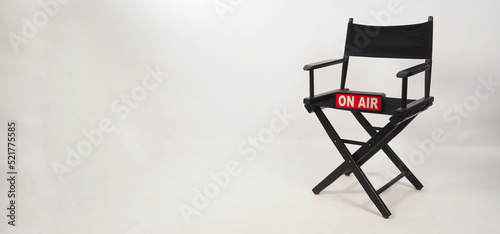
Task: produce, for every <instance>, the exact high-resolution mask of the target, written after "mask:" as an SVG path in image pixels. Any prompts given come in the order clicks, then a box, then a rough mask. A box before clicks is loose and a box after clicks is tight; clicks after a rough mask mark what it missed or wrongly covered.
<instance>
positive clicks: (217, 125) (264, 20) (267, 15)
mask: <svg viewBox="0 0 500 234" xmlns="http://www.w3.org/2000/svg"><path fill="white" fill-rule="evenodd" d="M41 2H42V3H40V2H39V1H13V0H5V1H2V2H0V87H1V90H2V92H0V95H1V96H0V97H1V98H0V100H1V101H0V102H1V105H0V107H1V114H0V126H3V127H1V128H2V130H1V131H0V133H1V137H0V142H3V143H0V145H2V147H0V150H1V151H2V152H4V153H2V154H1V155H4V157H5V158H4V159H1V160H0V173H1V174H3V175H0V178H5V179H1V180H0V204H1V206H0V208H1V209H0V217H2V218H0V221H1V223H0V233H312V232H315V233H334V232H335V233H337V232H342V233H349V232H352V233H360V232H392V233H395V232H398V233H401V232H415V233H424V232H427V233H428V232H433V233H443V232H449V233H470V232H472V231H477V232H486V233H488V232H489V233H493V232H498V231H499V230H500V227H499V225H498V222H497V221H498V219H499V218H500V212H499V211H498V210H499V209H500V202H499V200H498V197H499V195H500V186H499V182H498V179H499V176H500V173H499V169H500V159H499V158H498V156H500V155H498V152H499V151H498V150H499V149H500V148H499V146H498V142H499V140H500V134H499V130H500V125H499V124H498V123H497V121H498V119H499V117H500V112H499V111H498V101H499V98H500V94H499V92H498V90H499V89H500V86H499V84H498V83H499V82H500V78H499V75H500V73H499V66H498V64H497V63H498V61H500V55H499V53H498V51H500V46H499V45H498V41H500V34H499V28H500V25H499V24H500V18H499V16H498V12H499V11H500V4H499V3H498V2H497V1H493V0H478V1H474V2H471V1H461V2H460V1H439V2H437V1H431V0H425V1H409V0H394V1H390V0H387V1H385V0H377V1H343V0H342V1H339V0H337V1H326V0H325V1H320V0H315V1H284V0H274V1H263V0H251V1H250V0H240V1H236V0H233V1H226V0H220V1H213V0H191V1H181V0H170V1H159V0H147V1H140V2H139V1H135V2H123V1H105V2H104V1H93V0H88V1H60V2H54V1H49V2H52V3H53V4H52V5H50V4H49V5H50V6H49V8H47V9H49V10H48V11H47V10H44V9H45V8H46V7H45V8H44V7H43V5H47V4H44V3H45V2H47V1H46V0H44V1H41ZM216 3H217V4H219V5H218V6H219V7H226V8H225V9H226V10H223V11H222V12H221V11H219V12H218V11H217V9H216V8H215V7H214V4H216ZM429 15H432V16H434V30H435V31H434V56H433V57H434V59H433V61H434V64H433V65H434V67H433V74H432V75H433V83H432V89H431V93H432V95H433V96H435V104H434V105H433V106H432V107H431V108H430V109H429V110H428V111H426V112H424V113H423V114H421V115H420V116H419V117H418V118H417V119H416V120H415V121H414V122H413V123H412V124H411V125H410V126H409V127H408V128H407V129H406V130H405V131H403V133H401V135H400V136H399V137H398V138H397V139H395V140H394V141H393V142H392V143H391V146H392V147H393V148H394V150H395V151H396V152H397V153H399V155H400V156H401V157H402V158H403V160H404V161H405V162H407V163H408V165H409V166H411V168H412V169H413V172H414V173H415V174H416V175H417V177H418V178H419V179H420V180H421V181H422V183H423V184H424V186H425V187H424V189H423V190H422V191H415V190H414V189H413V188H412V187H411V185H410V183H409V182H408V181H406V180H405V179H403V180H401V181H400V182H399V183H397V184H396V185H394V186H393V187H392V188H390V189H389V190H387V191H386V192H385V193H384V194H382V198H383V199H384V201H385V203H386V204H387V206H388V207H389V209H390V210H391V212H392V214H393V215H392V216H391V217H390V218H389V219H388V220H384V219H382V218H381V216H380V214H379V213H378V211H377V209H376V208H375V206H374V205H373V204H372V203H371V201H370V200H369V199H368V197H367V196H366V195H365V193H364V191H363V190H362V188H361V186H359V184H358V183H357V181H356V180H355V178H354V177H347V178H341V179H339V180H338V181H337V182H336V183H334V184H333V185H332V186H330V187H328V188H327V189H326V190H325V191H324V192H323V193H322V194H321V195H319V196H314V195H313V194H312V192H311V188H312V187H314V186H315V185H316V184H317V183H318V182H319V181H320V180H321V179H323V178H324V177H325V176H326V175H327V174H328V173H330V172H331V170H333V169H334V168H335V167H336V166H337V165H338V164H340V163H341V162H342V160H341V157H340V155H339V154H338V153H337V151H336V150H335V148H334V147H333V145H332V144H331V142H329V140H328V137H327V135H326V134H325V132H324V130H323V129H322V127H321V126H320V124H319V122H318V121H317V119H316V117H315V116H314V115H313V114H308V113H307V111H306V110H305V109H304V108H303V104H302V98H304V97H305V96H307V95H308V79H307V77H308V76H307V73H306V72H305V71H303V70H302V67H303V66H304V65H305V64H307V63H310V62H316V61H321V60H325V59H331V58H340V57H341V56H342V54H343V49H342V46H343V43H344V39H345V30H346V25H347V21H348V18H350V17H352V18H354V21H355V22H359V23H365V24H369V23H376V24H382V25H398V24H411V23H420V22H424V21H426V20H427V16H429ZM44 16H45V18H44ZM26 24H33V25H35V24H38V26H37V25H35V30H34V31H33V30H32V31H30V33H31V34H27V31H26V30H27V29H26V27H27V26H26ZM23 30H24V31H23ZM23 32H24V34H23ZM9 35H10V36H9ZM12 35H17V39H19V37H23V38H24V40H23V41H21V42H19V41H18V42H19V43H18V44H16V43H14V42H13V41H12V37H13V36H12ZM418 62H420V61H397V60H394V61H393V60H389V61H379V60H373V59H357V60H355V59H353V60H351V63H350V70H349V74H348V75H349V76H348V77H349V79H348V83H347V86H348V87H349V88H351V89H357V90H369V91H380V92H385V93H387V95H388V96H397V95H399V92H400V91H399V90H400V83H399V82H400V81H399V79H397V78H395V74H396V73H397V71H399V70H401V69H404V68H406V67H408V66H411V65H414V64H417V63H418ZM339 68H340V67H333V68H326V69H323V70H322V71H319V72H318V80H317V86H318V88H317V91H318V92H320V91H326V90H329V89H334V88H337V87H338V83H339V77H340V69H339ZM148 69H149V70H156V71H161V73H162V75H163V77H162V82H161V83H157V85H156V86H155V88H153V89H151V90H146V89H144V87H142V86H141V85H143V83H142V82H143V80H144V79H145V77H147V76H148V74H149V73H148ZM163 73H168V76H167V75H164V74H163ZM488 79H490V80H491V81H492V82H493V85H490V86H488V87H486V86H485V85H484V81H485V80H486V81H487V80H488ZM481 80H483V82H481ZM148 82H150V83H149V84H153V80H151V79H149V80H148ZM422 87H423V78H422V76H419V77H416V78H415V80H412V81H410V88H411V91H410V96H411V97H413V98H418V97H420V96H421V95H422V93H423V88H422ZM141 88H142V91H145V92H142V93H140V94H143V95H142V96H141V98H140V100H138V99H135V100H133V99H132V100H133V101H134V105H133V106H134V108H131V107H130V108H128V110H129V114H124V112H121V111H117V110H116V109H113V108H112V106H113V105H114V104H115V105H120V106H121V107H122V108H124V107H125V104H124V103H123V102H121V97H122V95H129V96H130V95H131V94H132V95H136V97H137V95H139V93H135V94H134V92H139V91H141ZM138 90H139V91H138ZM478 94H479V96H478ZM144 95H145V96H144ZM459 106H461V107H459ZM125 109H127V108H125ZM461 110H463V111H461ZM122 111H123V109H122ZM327 114H328V115H329V116H331V118H332V122H333V125H334V126H335V127H338V131H339V133H340V134H341V135H345V136H347V137H350V138H357V139H360V140H363V139H365V140H366V139H367V137H368V136H367V135H366V133H364V132H363V131H362V130H361V129H359V127H358V126H357V123H355V121H354V119H353V118H352V117H351V116H350V115H349V113H348V112H342V111H327ZM280 116H281V117H280ZM283 116H285V117H283ZM283 118H284V119H283ZM373 118H375V122H377V121H378V122H380V123H381V124H383V123H384V121H386V120H387V118H386V117H382V118H380V117H379V116H373ZM8 121H16V122H17V125H18V128H17V135H18V137H17V140H18V145H17V150H18V157H17V162H16V163H17V164H16V165H17V171H18V173H19V174H18V175H17V184H16V186H17V187H16V204H17V207H16V212H17V213H16V227H11V226H10V225H7V222H8V218H7V217H6V215H7V209H6V208H7V207H8V205H7V203H8V202H9V200H8V198H7V191H8V184H7V180H6V178H7V174H6V170H7V169H6V168H7V163H6V161H7V159H6V152H7V149H6V147H5V146H6V145H7V143H6V142H7V139H6V134H7V122H8ZM102 121H108V122H107V123H108V124H110V127H109V128H110V129H112V130H110V131H109V133H102V132H101V134H102V139H99V140H96V141H95V142H97V143H95V144H93V145H92V148H91V149H90V150H89V149H87V150H88V151H87V152H89V153H88V155H86V156H78V157H76V158H75V157H74V158H72V159H73V160H76V161H73V164H72V165H68V162H67V160H68V158H71V157H68V155H69V153H68V148H72V149H75V150H77V148H78V145H79V144H84V143H82V142H85V141H87V142H89V141H90V140H89V139H87V137H86V136H85V135H84V133H83V132H92V131H93V132H95V131H97V130H96V129H98V128H99V126H100V124H101V122H102ZM275 121H276V122H275ZM276 126H279V128H276ZM433 132H438V133H441V135H440V137H437V138H436V137H434V138H433ZM94 136H96V135H94ZM254 137H256V138H257V141H258V146H252V144H251V142H250V140H251V139H252V138H254ZM54 165H66V166H67V169H68V171H66V172H64V173H62V172H61V171H59V170H60V167H59V170H56V169H54ZM228 165H229V167H230V168H231V167H232V169H231V170H230V171H231V172H233V174H225V173H227V172H224V171H226V168H227V167H228ZM363 169H364V171H365V173H366V174H367V176H368V177H369V178H370V179H371V180H372V182H373V183H374V185H375V186H380V185H382V184H383V183H384V182H385V181H388V180H390V179H391V177H392V176H394V175H395V174H396V172H397V170H396V168H395V167H393V166H392V165H390V162H389V161H388V160H387V159H386V157H385V156H384V154H378V155H377V156H376V157H374V159H372V161H371V162H369V163H367V164H366V165H365V167H363ZM221 173H222V174H221ZM211 174H218V175H228V176H227V177H220V178H224V179H225V181H224V183H222V184H220V185H217V186H216V187H214V185H216V181H215V179H214V178H213V176H211ZM208 187H210V188H211V189H212V190H210V189H208V190H206V188H208ZM198 191H199V192H200V193H201V194H202V195H199V194H200V193H198ZM206 191H208V193H209V194H208V195H209V196H211V197H206V196H207V194H206ZM200 196H203V197H204V198H205V199H202V198H200ZM197 199H198V200H197ZM200 199H201V200H200ZM194 201H198V204H194ZM180 207H184V208H185V207H191V208H192V210H191V211H193V210H195V211H196V212H194V213H184V215H183V213H182V212H181V209H180ZM184 211H186V210H184Z"/></svg>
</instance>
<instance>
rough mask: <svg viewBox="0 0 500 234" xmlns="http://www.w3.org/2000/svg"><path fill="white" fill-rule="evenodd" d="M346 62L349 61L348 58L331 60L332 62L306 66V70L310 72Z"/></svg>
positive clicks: (326, 61) (327, 61)
mask: <svg viewBox="0 0 500 234" xmlns="http://www.w3.org/2000/svg"><path fill="white" fill-rule="evenodd" d="M345 61H347V58H342V59H330V60H325V61H321V62H317V63H311V64H307V65H305V66H304V70H306V71H310V70H314V69H318V68H322V67H328V66H331V65H335V64H339V63H343V62H345Z"/></svg>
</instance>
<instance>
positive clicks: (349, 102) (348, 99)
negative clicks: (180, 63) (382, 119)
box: [335, 93, 383, 111]
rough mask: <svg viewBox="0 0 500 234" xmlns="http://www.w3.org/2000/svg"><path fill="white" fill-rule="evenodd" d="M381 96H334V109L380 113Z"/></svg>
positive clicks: (345, 94)
mask: <svg viewBox="0 0 500 234" xmlns="http://www.w3.org/2000/svg"><path fill="white" fill-rule="evenodd" d="M382 98H383V94H382V95H362V94H347V93H337V94H335V108H338V109H349V110H363V111H382Z"/></svg>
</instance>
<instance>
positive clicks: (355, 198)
mask: <svg viewBox="0 0 500 234" xmlns="http://www.w3.org/2000/svg"><path fill="white" fill-rule="evenodd" d="M311 117H312V116H311ZM289 131H293V129H292V130H289ZM286 132H287V130H284V131H283V132H282V133H279V134H280V137H279V136H276V138H275V139H274V140H273V141H272V142H270V143H269V144H267V145H266V149H263V150H262V151H258V153H257V155H256V157H255V158H250V160H247V159H248V157H245V156H241V155H239V154H238V153H237V152H236V148H237V144H234V143H232V142H234V141H231V140H227V142H228V145H231V144H232V145H234V146H235V147H230V148H234V149H235V150H234V154H233V155H231V154H230V153H227V152H226V153H225V154H224V152H220V151H221V150H220V149H212V151H214V152H206V153H208V154H197V155H183V156H182V157H181V156H180V155H178V157H161V155H156V156H154V155H152V156H151V158H154V159H151V160H149V161H144V160H137V159H136V160H134V155H127V154H126V153H124V154H123V155H122V156H118V155H114V156H113V155H111V154H109V155H108V154H107V152H108V150H106V149H102V150H101V151H100V154H99V156H94V157H89V158H86V159H85V160H86V161H84V162H83V163H82V164H81V166H80V167H77V168H76V169H75V170H74V171H73V172H72V173H70V174H67V175H65V177H64V179H63V181H62V182H54V180H53V178H52V179H49V178H51V177H53V175H50V176H49V174H52V173H49V172H50V169H48V170H47V173H45V174H39V175H37V173H35V172H34V171H28V170H24V173H22V174H21V175H19V176H20V178H21V179H20V182H19V184H20V185H21V189H20V190H19V192H18V193H19V200H18V203H19V207H18V220H17V225H18V226H17V227H15V228H12V227H8V226H6V225H2V233H387V232H389V233H472V232H479V233H497V232H499V231H500V225H499V224H498V223H497V221H498V220H499V218H500V217H499V216H500V212H499V209H500V202H499V200H498V197H499V195H500V194H499V193H500V186H499V184H498V179H499V176H500V172H499V170H498V168H499V166H500V165H499V163H500V161H499V160H498V152H499V151H498V149H495V148H487V149H483V150H477V149H468V148H459V147H448V146H444V147H437V149H436V150H435V153H434V154H432V155H430V156H426V158H424V159H423V160H422V161H421V163H420V164H418V166H414V167H413V168H412V169H413V171H414V173H415V174H416V175H417V177H418V178H419V179H420V180H421V182H422V183H423V184H424V188H423V189H422V190H421V191H417V190H415V189H414V188H413V187H412V186H411V184H410V183H409V182H408V181H407V180H406V179H402V180H401V181H399V182H398V183H397V184H395V185H394V186H393V187H391V188H390V189H388V190H387V191H385V192H384V193H383V194H382V196H381V197H382V199H383V200H384V201H385V203H386V205H387V206H388V208H389V209H390V211H391V212H392V215H391V216H390V218H389V219H383V218H382V216H381V215H380V213H379V212H378V210H377V209H376V207H375V206H374V205H373V204H372V203H371V201H370V200H369V198H368V197H367V196H366V194H365V193H364V191H363V189H362V188H361V186H360V185H359V183H358V182H357V180H356V178H355V177H354V176H350V177H341V178H340V179H339V180H338V181H336V182H335V183H334V184H332V185H331V186H330V187H328V188H327V189H325V190H324V191H323V192H322V193H321V194H320V195H314V194H313V193H312V192H311V189H312V187H314V186H315V185H316V184H317V183H318V182H319V181H320V180H321V179H323V177H325V176H326V175H327V174H328V173H330V171H331V170H333V169H334V168H335V167H336V166H337V165H338V164H339V163H340V162H341V160H340V159H341V158H340V155H338V154H337V153H336V152H335V151H334V148H333V146H332V145H331V144H330V143H329V142H328V141H327V140H326V139H323V140H322V139H317V140H314V141H313V140H304V141H301V142H297V141H295V140H291V139H287V138H286V137H284V136H285V135H286ZM325 137H326V134H325ZM395 141H396V140H395ZM223 142H224V140H222V139H214V140H213V141H208V142H204V143H202V142H194V143H193V145H192V146H193V147H194V146H197V147H199V148H206V149H209V146H214V145H217V146H220V145H221V143H223ZM396 142H400V141H396ZM397 146H398V145H394V146H393V148H394V149H395V150H396V151H401V152H410V150H409V149H408V148H402V147H397ZM112 151H113V150H109V152H112ZM195 151H197V150H194V151H193V152H195ZM217 151H219V152H217ZM115 152H116V150H115ZM143 152H144V153H148V150H144V151H143ZM218 153H220V154H218ZM217 154H218V155H217ZM404 158H405V157H404V156H403V159H404ZM405 161H407V162H408V160H405ZM414 164H417V163H414ZM409 165H410V166H411V164H409ZM23 166H24V167H28V166H29V165H28V164H27V162H24V165H23ZM33 168H36V167H33ZM228 168H229V169H228ZM363 169H364V171H365V173H366V174H367V176H368V177H369V179H370V180H371V181H372V183H373V184H374V185H375V186H376V187H379V186H381V185H383V184H384V183H385V182H386V181H388V180H390V179H391V178H392V177H393V176H395V173H396V171H397V169H396V168H395V167H393V166H392V165H391V164H390V162H389V161H388V160H387V159H386V157H385V155H384V154H382V153H379V154H377V155H375V157H374V158H373V159H372V160H371V161H369V162H368V163H367V164H365V165H364V166H363ZM40 170H41V169H40ZM229 172H231V173H232V174H230V173H229ZM214 175H218V176H214ZM23 184H29V185H30V186H23ZM2 186H3V185H2ZM181 207H182V210H183V211H184V213H183V212H182V211H181Z"/></svg>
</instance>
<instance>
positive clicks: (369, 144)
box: [304, 16, 434, 218]
mask: <svg viewBox="0 0 500 234" xmlns="http://www.w3.org/2000/svg"><path fill="white" fill-rule="evenodd" d="M432 33H433V21H432V16H430V17H429V18H428V21H427V22H425V23H420V24H412V25H400V26H369V25H361V24H354V23H353V19H352V18H351V19H349V23H348V27H347V37H346V44H345V50H344V56H343V58H342V59H334V60H327V61H322V62H318V63H312V64H308V65H306V66H304V70H306V71H309V86H310V87H309V88H310V90H309V97H306V98H304V105H305V107H306V109H307V111H308V112H309V113H312V112H314V113H315V114H316V116H317V117H318V119H319V121H320V123H321V124H322V126H323V128H324V129H325V130H326V132H327V134H328V136H329V137H330V139H331V140H332V142H333V144H334V145H335V147H336V148H337V150H338V151H339V153H340V155H341V156H342V157H343V159H344V162H343V163H342V164H341V165H340V166H338V167H337V168H336V169H335V170H334V171H333V172H331V173H330V174H329V175H328V176H327V177H326V178H325V179H323V180H322V181H321V182H320V183H319V184H318V185H317V186H316V187H314V188H313V192H314V193H315V194H319V193H320V192H321V191H323V190H324V189H325V188H326V187H327V186H329V185H330V184H332V183H333V182H334V181H335V180H336V179H338V178H339V177H340V176H342V175H343V174H345V175H349V174H351V173H353V174H354V175H355V177H356V178H357V180H358V181H359V182H360V184H361V186H362V187H363V189H364V190H365V192H366V193H367V195H368V196H369V197H370V199H371V200H372V202H373V203H374V204H375V206H376V207H377V208H378V210H379V211H380V213H381V214H382V216H383V217H385V218H388V217H389V216H390V215H391V213H390V211H389V209H388V208H387V207H386V205H385V204H384V202H383V201H382V199H381V198H380V196H379V194H380V193H382V192H383V191H385V190H386V189H387V188H389V187H390V186H392V185H393V184H395V183H396V182H397V181H399V180H400V179H401V178H407V179H408V180H409V181H410V183H412V184H413V186H414V187H415V188H416V189H417V190H420V189H421V188H422V187H423V185H422V184H421V183H420V181H419V180H418V179H417V178H416V177H415V175H414V174H413V173H412V172H411V171H410V170H409V169H408V167H407V166H406V165H405V164H404V163H403V161H401V159H400V158H399V157H398V156H397V155H396V153H395V152H394V151H393V150H392V149H391V148H390V147H389V145H388V143H389V142H390V141H391V140H392V139H394V137H396V136H397V135H398V134H399V133H400V132H401V131H402V130H403V129H404V128H405V127H406V126H408V125H409V124H410V123H411V122H412V121H413V120H414V119H415V117H416V116H417V115H418V114H420V113H421V112H423V111H425V110H426V109H427V108H429V107H430V106H431V105H432V103H433V101H434V97H432V96H430V86H431V70H432ZM350 57H372V58H396V59H413V60H415V61H417V60H422V61H421V62H420V63H418V65H415V66H413V67H410V68H407V69H404V70H402V71H399V72H397V73H396V77H397V78H395V80H396V79H401V84H402V88H401V97H386V95H385V94H384V93H380V92H376V91H354V90H349V89H348V88H346V87H345V84H346V78H347V69H348V65H349V58H350ZM336 64H342V72H341V75H340V78H341V79H340V87H339V88H338V89H335V90H332V91H329V92H325V93H321V94H315V93H314V71H315V70H316V69H320V68H323V67H327V66H331V65H336ZM419 73H423V76H424V82H423V83H424V94H423V96H422V97H421V98H419V99H408V98H407V93H408V92H407V91H408V79H409V78H412V77H413V76H414V75H416V74H419ZM415 77H417V76H415ZM372 79H373V78H372ZM412 79H413V78H412ZM324 108H333V109H340V110H345V111H350V112H351V113H352V114H353V116H354V118H355V119H356V120H357V121H358V122H359V124H360V125H361V126H362V127H363V128H364V130H365V131H366V132H367V133H368V134H369V135H370V137H371V138H370V139H369V140H368V141H366V142H361V141H357V140H350V139H342V138H341V137H340V136H339V135H338V133H337V131H336V130H335V128H334V127H333V125H332V124H331V123H330V121H329V120H328V118H327V117H326V115H325V114H324V112H323V110H322V109H324ZM363 113H372V114H383V115H389V116H390V118H389V121H388V123H387V124H386V125H385V126H383V127H375V126H372V125H371V124H370V122H369V121H368V120H367V119H366V118H365V116H364V115H363ZM346 144H354V145H359V146H360V148H359V149H358V150H356V151H355V152H354V153H351V152H350V151H349V150H348V148H347V147H346ZM380 150H382V151H383V152H384V153H385V154H386V155H387V156H388V157H389V159H390V160H391V161H392V162H393V163H394V165H395V166H396V167H397V168H398V169H399V170H400V172H401V173H400V174H399V175H398V176H396V177H395V178H394V179H392V180H391V181H389V182H388V183H387V184H386V185H384V186H382V187H381V188H379V189H378V190H376V189H375V188H374V187H373V185H372V184H371V182H370V181H369V180H368V178H367V177H366V175H365V174H364V172H363V170H361V166H362V165H363V164H364V163H365V162H367V161H368V160H369V159H370V158H371V157H372V156H373V155H375V154H376V153H377V152H378V151H380Z"/></svg>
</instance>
